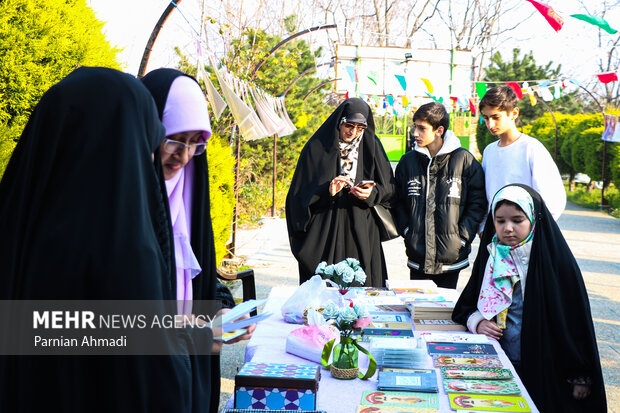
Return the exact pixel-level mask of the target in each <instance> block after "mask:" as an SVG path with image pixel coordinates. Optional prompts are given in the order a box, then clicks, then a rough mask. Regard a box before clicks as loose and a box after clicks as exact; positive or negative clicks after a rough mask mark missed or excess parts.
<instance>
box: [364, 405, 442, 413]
mask: <svg viewBox="0 0 620 413" xmlns="http://www.w3.org/2000/svg"><path fill="white" fill-rule="evenodd" d="M393 412H400V413H436V412H437V409H431V408H430V407H394V406H368V405H364V404H362V405H360V406H358V407H357V410H356V413H393Z"/></svg>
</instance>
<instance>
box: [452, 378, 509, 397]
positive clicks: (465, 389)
mask: <svg viewBox="0 0 620 413" xmlns="http://www.w3.org/2000/svg"><path fill="white" fill-rule="evenodd" d="M443 387H444V389H445V390H446V393H473V394H506V395H517V394H521V391H520V390H519V386H518V385H517V383H515V382H514V381H513V380H461V379H443Z"/></svg>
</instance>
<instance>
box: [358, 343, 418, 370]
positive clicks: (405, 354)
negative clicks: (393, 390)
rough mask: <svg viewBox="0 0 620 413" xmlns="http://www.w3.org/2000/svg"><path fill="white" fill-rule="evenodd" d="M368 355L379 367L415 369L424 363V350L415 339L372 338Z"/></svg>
mask: <svg viewBox="0 0 620 413" xmlns="http://www.w3.org/2000/svg"><path fill="white" fill-rule="evenodd" d="M370 353H371V354H372V356H373V357H374V358H375V361H376V362H377V366H379V367H399V368H410V369H415V368H418V367H420V366H422V365H424V364H425V363H426V360H427V353H426V349H425V348H424V346H423V345H421V344H420V342H419V341H418V340H417V339H415V338H412V337H410V338H400V339H395V338H393V337H372V338H371V339H370Z"/></svg>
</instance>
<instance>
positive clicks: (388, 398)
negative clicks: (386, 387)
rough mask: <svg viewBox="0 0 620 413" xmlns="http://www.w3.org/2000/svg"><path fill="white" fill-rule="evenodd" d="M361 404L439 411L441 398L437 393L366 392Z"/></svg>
mask: <svg viewBox="0 0 620 413" xmlns="http://www.w3.org/2000/svg"><path fill="white" fill-rule="evenodd" d="M360 404H362V405H369V406H391V407H423V408H431V409H438V408H439V398H438V397H437V394H436V393H416V392H400V391H373V390H366V391H365V392H364V394H363V395H362V402H361V403H360Z"/></svg>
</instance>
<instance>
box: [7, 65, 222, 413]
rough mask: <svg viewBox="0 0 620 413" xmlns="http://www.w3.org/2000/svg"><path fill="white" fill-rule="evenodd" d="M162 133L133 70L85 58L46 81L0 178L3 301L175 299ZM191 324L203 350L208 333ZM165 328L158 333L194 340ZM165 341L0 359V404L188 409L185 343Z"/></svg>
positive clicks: (14, 408)
mask: <svg viewBox="0 0 620 413" xmlns="http://www.w3.org/2000/svg"><path fill="white" fill-rule="evenodd" d="M163 138H164V128H163V126H162V124H161V122H160V120H159V118H158V116H157V110H156V108H155V103H154V102H153V99H152V97H151V95H150V94H149V92H148V90H147V89H146V88H145V87H144V86H143V85H142V84H141V83H140V82H139V81H138V80H136V79H135V78H134V77H133V76H130V75H128V74H124V73H121V72H118V71H116V70H113V69H105V68H87V67H83V68H79V69H76V70H75V71H73V72H72V73H71V74H69V75H68V76H67V77H66V78H64V79H63V80H62V81H60V82H59V83H58V84H56V85H55V86H53V87H52V88H51V89H50V90H48V91H47V92H46V93H45V94H44V95H43V97H42V98H41V101H40V102H39V103H38V105H37V106H36V108H35V109H34V111H33V113H32V115H31V116H30V119H29V121H28V124H27V125H26V128H25V129H24V132H23V133H22V135H21V138H20V140H19V143H18V144H17V147H16V148H15V151H14V153H13V155H12V157H11V160H10V161H9V164H8V166H7V169H6V172H5V174H4V176H3V178H2V181H1V182H0V262H1V263H2V270H1V271H0V300H88V301H89V302H93V303H94V301H93V300H132V301H135V300H149V301H148V302H150V303H155V304H154V305H156V306H160V307H162V306H163V305H164V302H165V301H164V300H169V301H172V302H174V300H175V285H174V267H175V265H174V250H173V244H172V230H171V226H170V221H169V218H168V214H167V210H166V204H165V203H164V202H165V196H166V193H165V189H164V187H163V184H162V180H161V178H163V175H162V173H161V161H160V159H159V156H158V151H157V149H158V148H159V145H160V143H161V141H162V139H163ZM154 153H155V156H154ZM160 307H157V308H158V310H157V311H159V308H160ZM31 323H32V316H30V318H29V321H28V320H26V323H25V324H22V325H23V326H24V328H28V326H29V325H31ZM175 330H176V329H175ZM199 330H200V334H199V335H200V336H202V337H203V338H204V341H203V342H202V343H201V344H203V345H208V346H209V347H210V346H211V345H212V341H211V338H212V336H211V330H210V329H207V328H204V329H199ZM0 333H1V332H0ZM171 334H173V335H171V336H170V338H165V339H164V340H165V342H167V343H173V342H182V343H187V345H188V346H189V345H192V344H197V342H195V341H193V338H189V337H184V336H183V334H182V332H179V333H178V335H177V333H171ZM3 339H6V335H4V334H3V335H0V340H3ZM177 339H178V340H177ZM20 343H22V344H23V345H24V346H28V345H31V343H29V342H22V341H20ZM132 345H133V344H132V343H131V342H129V340H128V342H127V347H128V348H133V347H132ZM183 348H185V349H187V347H183ZM170 349H171V351H170V353H168V352H165V354H170V355H154V356H147V355H145V356H142V355H135V356H134V355H126V356H120V355H105V356H103V355H99V356H93V355H86V356H76V355H61V356H48V355H45V356H44V355H38V356H14V355H13V356H0V411H2V412H18V411H19V412H41V411H46V412H63V413H66V412H70V413H71V412H76V413H77V412H79V413H82V412H87V411H97V412H99V411H101V412H131V413H138V412H144V413H146V412H149V413H150V412H189V411H190V409H191V400H192V392H193V391H196V389H193V388H192V372H191V366H190V365H189V358H188V356H187V351H186V350H182V352H181V353H179V352H176V351H174V352H173V351H172V350H173V348H172V347H170ZM120 350H121V349H119V351H120ZM135 350H136V352H135V353H134V354H136V353H137V354H146V352H147V351H148V350H147V349H144V353H142V351H141V350H140V349H137V348H136V349H135ZM177 350H178V348H177ZM116 354H118V353H116Z"/></svg>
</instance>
